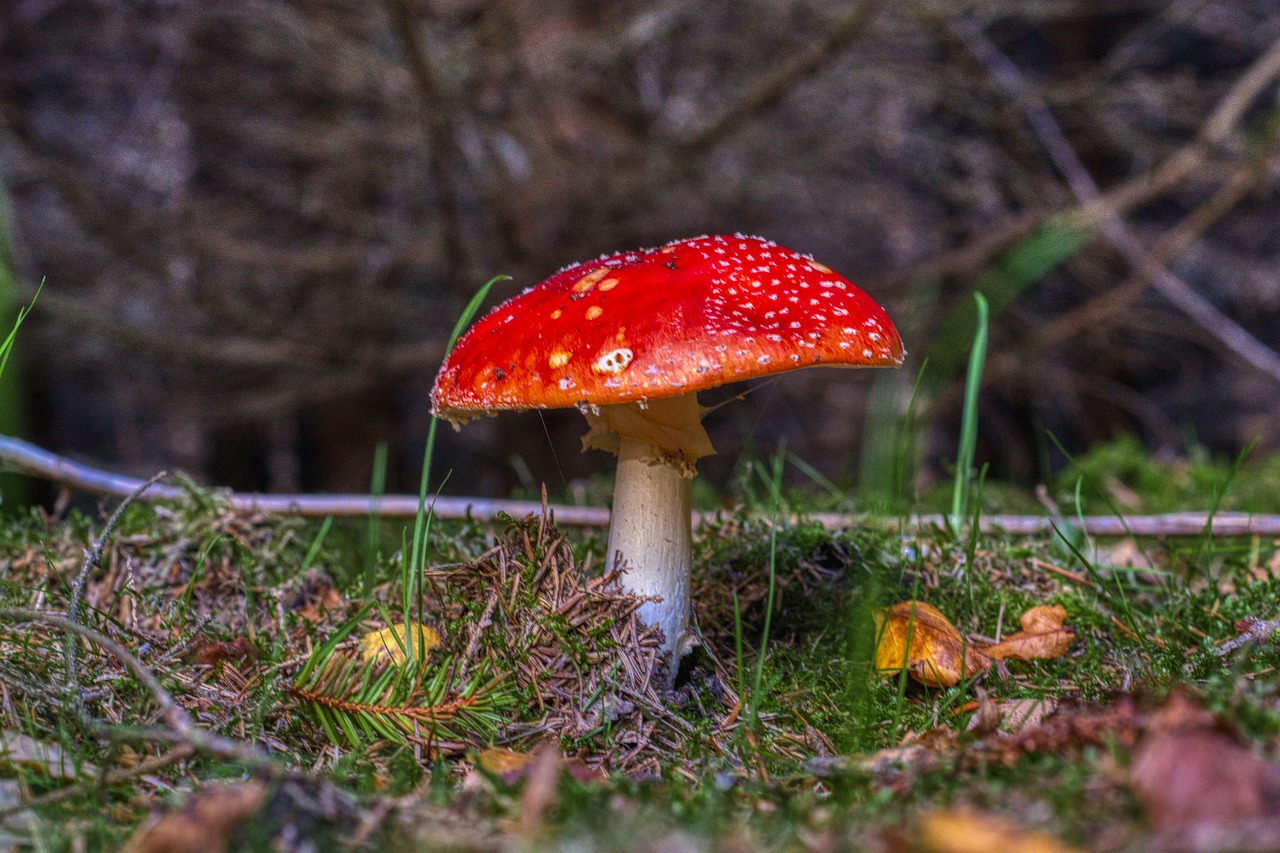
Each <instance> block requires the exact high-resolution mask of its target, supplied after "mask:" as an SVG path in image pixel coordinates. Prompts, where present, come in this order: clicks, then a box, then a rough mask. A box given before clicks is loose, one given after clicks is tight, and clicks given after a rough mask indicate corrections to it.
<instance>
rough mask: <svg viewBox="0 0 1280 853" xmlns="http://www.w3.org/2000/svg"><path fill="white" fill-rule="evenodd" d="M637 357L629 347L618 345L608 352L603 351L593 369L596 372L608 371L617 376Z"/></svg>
mask: <svg viewBox="0 0 1280 853" xmlns="http://www.w3.org/2000/svg"><path fill="white" fill-rule="evenodd" d="M633 358H635V353H633V352H632V351H631V349H630V348H629V347H618V348H616V349H611V350H609V351H608V352H605V353H602V354H601V355H600V357H599V358H597V359H596V363H595V364H594V365H592V369H594V370H595V371H596V373H607V374H610V375H612V376H617V375H618V374H619V373H621V372H622V371H624V370H626V369H627V365H629V364H631V359H633Z"/></svg>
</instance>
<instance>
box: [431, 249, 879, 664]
mask: <svg viewBox="0 0 1280 853" xmlns="http://www.w3.org/2000/svg"><path fill="white" fill-rule="evenodd" d="M902 357H903V350H902V341H901V339H900V338H899V337H898V331H897V329H895V328H894V325H893V323H892V321H890V320H889V317H888V315H887V314H886V313H885V311H884V309H883V308H881V307H880V306H879V305H877V304H876V303H875V301H874V300H872V299H871V297H869V296H868V295H867V294H866V293H864V292H862V291H861V290H859V289H858V288H857V287H855V286H854V285H853V284H851V283H850V282H849V281H847V280H845V279H844V278H842V277H841V276H839V275H837V274H836V273H834V272H832V271H831V270H830V269H828V268H827V267H825V266H823V265H822V264H820V263H818V262H817V261H815V260H812V259H811V258H808V257H806V256H804V255H801V254H798V253H796V252H793V251H791V250H790V249H785V248H783V247H781V246H779V245H777V244H776V243H772V242H769V241H767V240H762V239H760V238H758V237H744V236H742V235H733V236H716V237H697V238H694V239H690V240H678V241H676V242H674V243H669V244H667V245H666V246H662V247H660V248H656V249H645V250H642V251H636V252H623V253H620V254H616V255H609V256H607V257H602V258H598V259H596V260H594V261H588V262H586V263H582V264H575V265H573V266H570V267H567V268H565V269H563V270H561V271H560V272H558V273H556V274H555V275H554V276H552V277H551V278H549V279H547V280H546V281H544V282H543V283H542V284H539V285H537V286H536V287H533V288H530V289H529V290H526V291H524V292H523V293H521V294H520V295H519V296H516V297H514V298H513V299H511V300H509V301H507V302H505V303H503V304H502V305H500V306H498V307H497V308H495V309H494V310H493V311H491V312H490V313H489V314H488V315H486V316H485V317H484V318H482V319H481V320H480V321H479V322H477V323H476V324H475V325H474V326H472V327H471V329H470V330H469V331H468V332H467V333H466V334H465V335H463V336H462V338H461V339H460V340H459V341H458V343H457V346H456V347H455V348H454V349H453V351H452V352H451V353H450V354H449V357H448V358H447V359H446V360H445V363H444V365H443V366H442V367H441V369H440V374H439V376H437V377H436V384H435V388H434V389H432V392H431V402H432V411H433V413H434V414H436V415H437V416H439V417H442V418H446V419H448V420H450V421H452V422H453V423H454V424H455V426H456V425H458V424H460V423H463V422H465V421H467V420H470V419H471V418H474V417H477V416H479V415H493V414H496V413H497V412H498V411H499V410H502V409H549V408H560V407H568V406H576V407H577V408H578V409H580V410H581V411H582V412H583V413H584V414H585V415H586V417H587V421H588V423H589V424H590V430H589V431H588V433H587V434H586V436H585V437H584V438H583V446H584V448H586V447H595V448H600V449H604V450H610V451H612V452H614V453H616V454H617V456H618V472H617V478H616V482H615V485H614V496H613V512H612V516H611V523H610V527H609V545H608V548H609V551H608V559H607V565H608V566H610V567H612V566H614V565H618V564H619V561H621V564H622V565H623V566H624V569H625V572H624V575H623V578H624V583H625V585H626V586H627V588H629V589H630V590H631V591H632V592H635V593H637V594H639V595H642V596H647V597H653V598H654V599H655V600H653V601H649V602H646V603H645V604H643V605H642V606H641V608H640V611H639V615H640V618H641V620H642V621H644V622H645V624H649V625H655V624H656V625H657V626H658V627H660V628H661V629H662V633H663V635H664V637H665V641H666V644H665V646H664V652H665V651H670V652H671V658H670V661H669V667H668V678H669V679H673V678H674V677H675V672H676V669H677V667H678V666H679V662H680V658H681V657H683V655H684V654H685V653H686V652H687V651H688V649H689V648H690V647H691V646H692V645H693V643H692V641H691V639H690V638H688V637H686V629H687V627H688V624H689V570H690V563H691V559H692V558H691V553H690V540H691V529H690V528H691V520H690V516H691V507H690V485H691V482H692V478H693V476H694V474H695V463H696V462H697V460H698V458H699V457H702V456H707V455H709V454H711V453H714V452H715V451H714V450H713V448H712V446H711V440H710V438H708V436H707V433H706V430H704V429H703V427H702V414H703V409H702V408H701V407H700V406H699V405H698V399H697V392H698V391H702V390H705V389H707V388H714V387H715V386H717V385H723V384H725V383H727V382H736V381H738V380H742V379H751V378H754V377H758V376H765V375H768V374H772V373H779V372H781V371H785V370H792V369H795V368H800V367H810V366H813V365H828V366H834V367H883V366H889V367H897V366H899V365H901V364H902Z"/></svg>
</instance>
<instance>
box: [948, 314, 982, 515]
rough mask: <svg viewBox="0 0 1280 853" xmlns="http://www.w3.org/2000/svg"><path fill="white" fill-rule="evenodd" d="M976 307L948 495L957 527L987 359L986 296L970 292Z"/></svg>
mask: <svg viewBox="0 0 1280 853" xmlns="http://www.w3.org/2000/svg"><path fill="white" fill-rule="evenodd" d="M973 299H974V302H976V303H977V306H978V326H977V330H976V331H975V332H974V336H973V349H972V350H971V351H970V353H969V374H968V376H967V377H966V379H965V386H964V416H963V419H962V420H961V423H960V447H959V450H958V451H957V452H956V474H955V488H954V490H953V492H952V494H951V524H952V526H953V527H954V528H955V529H956V530H959V529H960V524H961V522H962V521H963V520H964V518H965V515H966V514H967V508H968V501H969V486H970V483H971V482H972V480H973V454H974V447H975V445H977V443H978V391H979V389H980V388H981V387H982V370H983V368H984V367H985V365H986V362H987V299H986V297H985V296H983V295H982V294H981V293H975V294H974V295H973Z"/></svg>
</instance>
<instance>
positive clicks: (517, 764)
mask: <svg viewBox="0 0 1280 853" xmlns="http://www.w3.org/2000/svg"><path fill="white" fill-rule="evenodd" d="M541 754H542V752H516V751H515V750H512V749H503V748H501V747H496V746H495V747H490V748H488V749H484V750H481V751H480V752H477V753H475V755H474V756H473V761H474V762H475V765H476V767H478V768H480V769H481V770H483V771H484V772H486V773H488V774H490V775H492V776H497V777H498V778H499V779H501V780H502V781H503V782H506V783H507V784H508V785H514V784H516V783H518V782H521V781H523V780H524V779H525V778H526V777H527V776H529V775H530V773H531V772H532V765H533V763H534V761H535V760H537V759H538V758H539V756H540V755H541ZM558 766H559V767H561V768H562V769H563V770H564V771H565V772H566V773H568V774H569V775H570V776H572V777H573V778H574V779H576V780H577V781H579V782H592V781H599V780H601V779H603V778H604V776H603V775H602V774H601V773H600V772H599V771H598V770H594V769H592V768H591V767H589V766H588V765H587V763H586V762H584V761H583V760H582V759H581V758H564V757H563V756H561V757H560V759H559V761H558Z"/></svg>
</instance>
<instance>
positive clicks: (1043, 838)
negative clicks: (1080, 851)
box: [918, 809, 1077, 853]
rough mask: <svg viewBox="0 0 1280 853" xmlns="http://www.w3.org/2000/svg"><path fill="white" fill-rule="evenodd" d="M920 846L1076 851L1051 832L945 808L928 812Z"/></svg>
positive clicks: (1007, 852)
mask: <svg viewBox="0 0 1280 853" xmlns="http://www.w3.org/2000/svg"><path fill="white" fill-rule="evenodd" d="M918 842H919V843H918V847H919V849H921V850H924V851H927V853H990V851H993V850H999V851H1001V853H1074V851H1076V850H1077V848H1075V847H1069V846H1067V845H1066V844H1063V843H1062V842H1061V841H1059V840H1058V839H1056V838H1054V837H1053V836H1052V835H1048V834H1046V833H1043V832H1028V831H1026V830H1022V829H1019V828H1018V827H1016V826H1014V825H1013V824H1011V823H1009V822H1008V821H1005V820H1002V819H1000V818H997V817H992V816H991V815H985V814H980V813H978V812H973V811H966V810H962V809H945V810H942V811H936V812H932V813H930V814H927V815H925V816H924V817H923V818H921V820H920V825H919V828H918Z"/></svg>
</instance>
